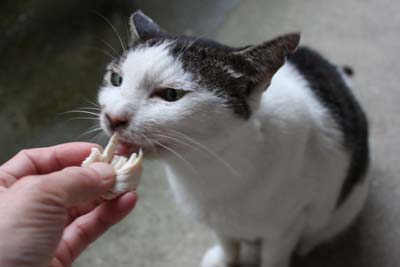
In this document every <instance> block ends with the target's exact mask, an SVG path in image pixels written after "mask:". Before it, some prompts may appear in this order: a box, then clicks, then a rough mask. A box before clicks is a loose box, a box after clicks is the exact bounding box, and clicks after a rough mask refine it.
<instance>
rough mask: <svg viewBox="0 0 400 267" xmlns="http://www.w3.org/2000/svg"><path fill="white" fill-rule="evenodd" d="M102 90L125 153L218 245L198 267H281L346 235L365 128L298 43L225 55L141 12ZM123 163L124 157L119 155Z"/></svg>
mask: <svg viewBox="0 0 400 267" xmlns="http://www.w3.org/2000/svg"><path fill="white" fill-rule="evenodd" d="M129 21H130V29H131V39H132V40H131V43H130V46H129V49H128V50H127V51H125V52H124V54H123V55H122V56H121V57H120V58H118V59H116V60H114V61H113V62H111V64H110V65H109V66H108V68H107V72H106V75H105V78H104V81H103V84H102V86H101V88H100V90H99V95H98V102H99V104H100V106H101V107H102V111H101V114H100V123H101V126H102V127H103V129H104V131H105V132H106V133H108V134H112V133H114V132H118V135H119V137H120V143H121V147H122V148H121V149H122V150H121V151H125V152H124V153H128V151H129V150H130V149H132V147H137V146H139V147H141V148H142V149H143V151H144V154H145V156H147V157H153V158H156V159H160V160H161V161H162V162H163V164H164V165H165V169H166V174H167V177H168V181H169V183H170V186H171V188H172V191H173V194H174V196H175V199H176V201H177V203H178V204H179V206H180V207H181V208H182V210H183V212H184V213H185V214H187V215H188V216H189V217H191V218H193V219H194V220H196V221H199V222H202V223H204V224H205V225H207V226H209V228H210V229H212V230H213V231H214V233H215V235H216V237H217V238H216V239H217V240H218V243H217V244H216V245H215V246H214V247H212V248H210V249H209V250H208V251H207V252H206V254H205V256H204V257H203V260H202V262H201V266H202V267H228V266H229V267H231V266H257V265H260V266H262V267H287V266H289V265H290V258H291V255H292V254H293V252H295V251H296V252H298V253H307V252H309V251H310V250H312V249H313V248H314V247H315V246H317V245H318V244H320V243H322V242H324V241H327V240H330V239H331V238H333V237H334V236H336V235H337V234H338V233H340V232H342V231H343V230H344V229H346V228H347V227H348V226H349V225H350V224H351V223H352V221H353V220H354V219H355V218H356V216H357V215H358V214H359V212H360V210H361V209H362V207H363V205H364V202H365V200H366V197H367V192H368V179H367V178H366V174H367V171H368V165H369V146H368V122H367V118H366V116H365V114H364V112H363V111H362V109H361V107H360V105H359V104H358V102H357V101H356V99H355V98H354V96H353V94H352V92H351V90H350V82H349V78H348V77H347V76H348V74H349V73H348V71H347V74H346V73H345V71H343V69H342V68H339V67H337V66H335V65H333V64H331V63H329V62H328V61H327V60H326V59H324V58H323V57H322V56H321V55H320V54H319V53H317V52H315V51H313V50H311V49H310V48H307V47H299V42H300V35H299V34H298V33H292V34H286V35H283V36H280V37H278V38H275V39H273V40H271V41H268V42H264V43H262V44H259V45H255V46H253V45H249V46H244V47H238V48H234V47H230V46H227V45H223V44H220V43H218V42H216V41H213V40H210V39H206V38H195V37H191V36H185V35H174V34H171V33H168V32H166V31H165V30H163V29H162V28H161V27H160V26H158V25H157V24H156V23H155V22H154V21H153V20H152V19H151V18H149V17H147V16H146V15H145V14H144V13H142V12H141V11H137V12H135V13H134V14H133V15H132V16H131V17H130V20H129ZM121 153H123V152H121Z"/></svg>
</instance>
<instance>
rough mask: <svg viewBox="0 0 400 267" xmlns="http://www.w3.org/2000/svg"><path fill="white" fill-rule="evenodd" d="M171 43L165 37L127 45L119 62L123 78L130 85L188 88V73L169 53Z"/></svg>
mask: <svg viewBox="0 0 400 267" xmlns="http://www.w3.org/2000/svg"><path fill="white" fill-rule="evenodd" d="M173 45H174V44H173V42H172V41H169V40H165V41H162V42H158V43H157V44H155V45H148V44H141V45H138V46H135V47H133V48H132V49H130V50H129V51H128V53H127V54H126V55H125V57H124V58H123V59H122V60H121V62H120V64H119V67H120V69H121V72H122V75H123V78H124V81H126V83H128V84H129V86H131V87H137V88H142V89H147V90H148V89H154V87H174V88H181V89H186V90H192V87H193V84H192V81H191V75H190V74H189V73H186V72H185V71H184V69H183V66H182V62H181V61H180V60H179V58H178V57H176V56H174V55H173V53H171V49H172V47H173Z"/></svg>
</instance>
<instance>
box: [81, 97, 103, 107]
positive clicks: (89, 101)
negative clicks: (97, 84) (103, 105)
mask: <svg viewBox="0 0 400 267" xmlns="http://www.w3.org/2000/svg"><path fill="white" fill-rule="evenodd" d="M83 100H85V101H86V102H87V103H89V104H90V105H93V106H95V107H96V108H100V105H99V104H97V103H96V102H93V101H92V100H90V99H88V98H86V97H83Z"/></svg>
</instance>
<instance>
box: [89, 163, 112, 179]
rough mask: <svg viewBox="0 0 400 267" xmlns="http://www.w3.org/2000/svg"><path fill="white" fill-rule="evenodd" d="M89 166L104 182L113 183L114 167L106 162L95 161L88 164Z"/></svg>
mask: <svg viewBox="0 0 400 267" xmlns="http://www.w3.org/2000/svg"><path fill="white" fill-rule="evenodd" d="M89 168H92V169H94V170H95V171H96V172H97V173H98V174H99V175H100V177H101V179H102V180H103V183H105V184H113V183H114V180H115V171H114V168H113V167H112V166H111V165H110V164H107V163H102V162H96V163H93V164H91V165H90V166H89Z"/></svg>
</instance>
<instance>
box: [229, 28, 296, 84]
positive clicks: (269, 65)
mask: <svg viewBox="0 0 400 267" xmlns="http://www.w3.org/2000/svg"><path fill="white" fill-rule="evenodd" d="M299 42H300V34H299V33H291V34H286V35H283V36H280V37H278V38H275V39H273V40H271V41H268V42H265V43H262V44H260V45H257V46H252V47H248V48H245V49H242V50H239V51H237V52H236V53H238V54H241V55H242V56H244V57H245V58H246V59H248V60H249V61H250V62H251V63H252V64H253V65H254V67H255V69H256V70H257V71H256V73H255V77H253V78H254V80H255V81H256V83H257V86H258V87H261V88H263V89H265V88H266V87H267V86H268V85H269V83H270V82H271V79H272V76H273V75H274V74H275V73H276V72H277V71H278V69H279V68H280V67H281V66H282V65H283V64H284V63H285V60H286V57H287V56H289V55H291V54H293V53H294V51H295V50H296V48H297V46H298V45H299Z"/></svg>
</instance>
